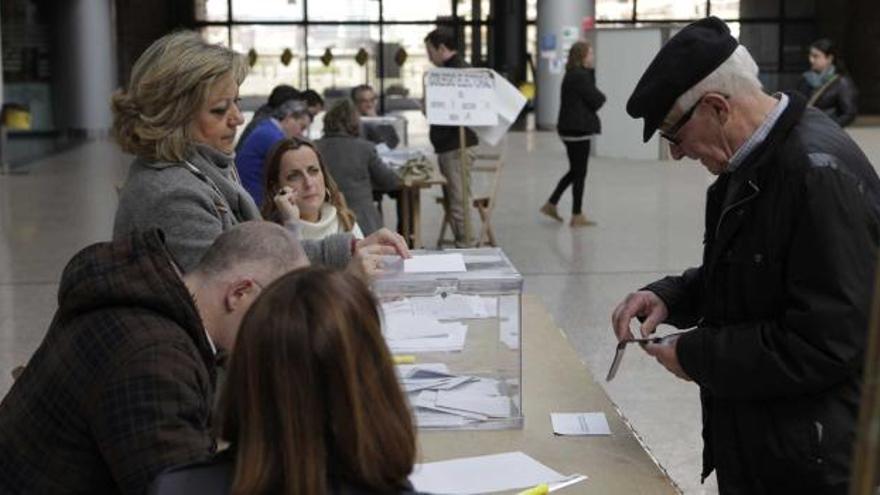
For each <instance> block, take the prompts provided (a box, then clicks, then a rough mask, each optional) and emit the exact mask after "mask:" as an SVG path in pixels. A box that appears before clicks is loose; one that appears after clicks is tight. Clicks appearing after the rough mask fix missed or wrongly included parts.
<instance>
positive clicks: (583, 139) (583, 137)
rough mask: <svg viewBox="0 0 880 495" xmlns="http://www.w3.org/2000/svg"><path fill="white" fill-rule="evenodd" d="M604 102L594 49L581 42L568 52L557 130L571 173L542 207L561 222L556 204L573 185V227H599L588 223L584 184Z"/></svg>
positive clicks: (549, 215) (551, 216) (565, 176)
mask: <svg viewBox="0 0 880 495" xmlns="http://www.w3.org/2000/svg"><path fill="white" fill-rule="evenodd" d="M604 103H605V95H604V94H602V92H601V91H599V89H598V88H596V73H595V69H594V56H593V47H592V46H591V45H590V43H589V42H587V41H578V42H576V43H575V44H573V45H572V46H571V49H570V50H569V51H568V63H566V65H565V77H564V78H563V79H562V101H561V103H560V105H559V119H558V121H557V124H556V130H557V132H558V133H559V137H560V138H561V139H562V143H563V144H564V145H565V151H566V153H567V154H568V166H569V169H568V173H566V174H565V175H564V176H563V177H562V179H560V180H559V183H558V184H557V185H556V189H554V190H553V194H551V195H550V199H549V200H548V201H547V203H546V204H544V206H542V207H541V213H543V214H545V215H547V216H548V217H550V218H552V219H554V220H557V221H559V222H561V221H562V217H561V216H559V212H558V211H557V210H556V205H557V204H559V199H560V198H561V197H562V193H564V192H565V190H566V189H567V188H568V186H569V185H570V186H571V194H572V206H571V213H572V215H571V221H570V223H569V225H571V226H572V227H585V226H589V225H596V222H594V221H592V220H588V219H587V217H586V216H584V214H583V211H582V205H583V199H584V182H585V181H586V180H587V161H588V160H589V158H590V138H591V136H592V135H593V134H599V132H601V124H600V122H599V116H598V115H597V114H596V112H598V111H599V108H601V107H602V105H603V104H604Z"/></svg>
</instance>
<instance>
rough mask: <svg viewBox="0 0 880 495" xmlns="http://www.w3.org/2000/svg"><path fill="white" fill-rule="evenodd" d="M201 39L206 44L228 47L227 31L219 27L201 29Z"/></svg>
mask: <svg viewBox="0 0 880 495" xmlns="http://www.w3.org/2000/svg"><path fill="white" fill-rule="evenodd" d="M201 33H202V38H204V39H205V41H207V42H208V43H212V44H216V45H223V46H225V47H227V48H228V47H229V29H227V28H226V27H221V26H206V27H203V28H202V29H201Z"/></svg>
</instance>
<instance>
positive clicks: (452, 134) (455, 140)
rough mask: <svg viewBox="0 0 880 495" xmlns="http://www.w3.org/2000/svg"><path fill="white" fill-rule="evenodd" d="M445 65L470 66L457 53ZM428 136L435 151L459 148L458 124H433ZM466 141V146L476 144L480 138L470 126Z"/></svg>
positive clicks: (466, 131) (456, 67) (450, 66)
mask: <svg viewBox="0 0 880 495" xmlns="http://www.w3.org/2000/svg"><path fill="white" fill-rule="evenodd" d="M443 67H446V68H450V69H464V68H467V67H470V65H468V63H467V62H465V61H464V60H462V58H461V57H460V56H459V55H458V54H455V56H454V57H452V58H450V59H449V60H447V61H446V62H445V63H444V64H443ZM428 137H430V139H431V146H433V147H434V152H435V153H445V152H447V151H453V150H457V149H459V147H460V146H459V143H460V140H459V135H458V126H454V125H432V126H431V127H430V129H429V130H428ZM464 141H465V146H466V147H471V146H476V145H477V143H478V142H479V140H478V139H477V135H476V134H474V131H472V130H470V129H469V128H465V130H464Z"/></svg>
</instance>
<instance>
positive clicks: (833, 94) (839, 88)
mask: <svg viewBox="0 0 880 495" xmlns="http://www.w3.org/2000/svg"><path fill="white" fill-rule="evenodd" d="M820 88H821V86H820ZM818 90H819V88H815V89H813V88H812V87H811V86H810V85H809V84H808V83H807V80H806V79H803V78H802V79H801V82H800V85H798V91H799V92H800V93H801V94H802V95H804V97H805V98H807V99H808V100H809V99H810V97H812V96H813V92H814V91H818ZM857 99H858V92H857V91H856V86H855V84H853V82H852V79H850V78H849V77H847V76H845V75H839V76H837V77H836V78H835V79H834V81H833V82H832V83H831V84H830V85H829V86H828V89H826V90H825V91H823V92H822V94H821V95H819V98H817V99H816V101H815V102H814V103H813V106H814V107H816V108H818V109H819V110H822V111H823V112H825V113H826V114H828V116H829V117H831V118H832V119H833V120H834V121H835V122H837V124H838V125H840V127H846V126H848V125H850V124H852V122H853V120H855V119H856V114H858V112H859V109H858V105H857V103H856V100H857Z"/></svg>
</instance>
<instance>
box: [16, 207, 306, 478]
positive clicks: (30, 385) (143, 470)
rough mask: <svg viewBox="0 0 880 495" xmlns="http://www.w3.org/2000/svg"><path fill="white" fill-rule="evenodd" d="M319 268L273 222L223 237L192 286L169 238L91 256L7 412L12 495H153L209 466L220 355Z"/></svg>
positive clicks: (94, 249)
mask: <svg viewBox="0 0 880 495" xmlns="http://www.w3.org/2000/svg"><path fill="white" fill-rule="evenodd" d="M305 265H308V260H307V258H306V257H305V254H304V253H303V250H302V248H301V246H300V245H299V243H298V242H297V240H296V239H295V238H294V237H292V236H291V234H289V233H288V231H287V230H285V229H284V228H283V227H280V226H278V225H275V224H272V223H269V222H246V223H243V224H240V225H238V226H236V227H233V228H231V229H230V230H228V231H227V232H225V233H223V234H222V235H221V236H220V237H218V238H217V240H216V241H215V242H214V243H213V245H212V246H211V247H210V249H209V250H208V251H207V253H206V254H205V256H204V258H202V260H201V262H200V263H199V264H198V265H197V267H196V268H195V269H193V270H192V271H190V272H188V273H187V274H186V275H183V276H181V275H180V271H179V270H178V269H177V267H176V265H175V263H174V262H173V260H172V258H171V256H170V255H169V253H168V251H167V250H166V248H165V245H164V242H163V236H162V235H161V233H160V232H159V231H156V230H154V231H149V232H136V233H134V234H132V235H131V236H129V237H127V238H125V239H121V240H117V241H115V242H110V243H100V244H96V245H93V246H90V247H87V248H85V249H84V250H82V251H81V252H80V253H79V254H77V255H76V256H74V258H73V259H72V260H71V261H70V263H68V265H67V267H66V268H65V270H64V274H63V275H62V278H61V287H60V289H59V293H58V303H59V308H58V311H57V313H56V314H55V318H54V320H53V322H52V325H51V326H50V327H49V331H48V333H47V334H46V337H45V339H44V340H43V342H42V344H41V345H40V347H39V348H38V349H37V351H36V352H35V353H34V355H33V357H32V358H31V360H30V362H29V363H28V365H27V367H26V368H25V370H24V372H23V373H22V375H21V376H20V378H19V379H18V380H17V381H16V382H15V384H14V386H13V387H12V390H11V391H10V392H9V394H8V395H7V396H6V397H5V399H4V400H3V402H2V403H0V493H40V494H50V493H126V494H141V493H144V492H145V490H146V488H147V486H148V485H149V483H150V482H151V481H152V480H153V478H154V477H155V476H156V475H157V474H159V473H160V472H161V471H163V470H164V469H166V468H168V467H169V466H174V465H178V464H181V463H186V462H193V461H196V460H199V459H205V458H209V457H210V456H211V455H212V454H213V453H214V451H215V447H216V446H215V443H214V440H213V439H212V435H211V431H210V430H211V423H212V417H211V412H212V408H213V405H214V387H215V380H216V368H215V361H216V358H215V356H216V353H217V349H221V350H231V347H232V344H233V343H234V342H235V337H236V334H237V332H238V327H239V324H240V322H241V319H242V317H243V316H244V314H245V312H246V311H247V309H248V308H249V307H250V305H251V303H252V302H253V301H254V299H255V298H256V297H257V296H258V295H259V294H260V292H261V291H262V290H263V288H265V287H266V286H267V285H268V284H270V283H271V282H272V281H273V280H275V279H276V278H278V277H279V276H281V275H282V274H284V273H286V272H288V271H290V270H293V269H296V268H299V267H302V266H305Z"/></svg>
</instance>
